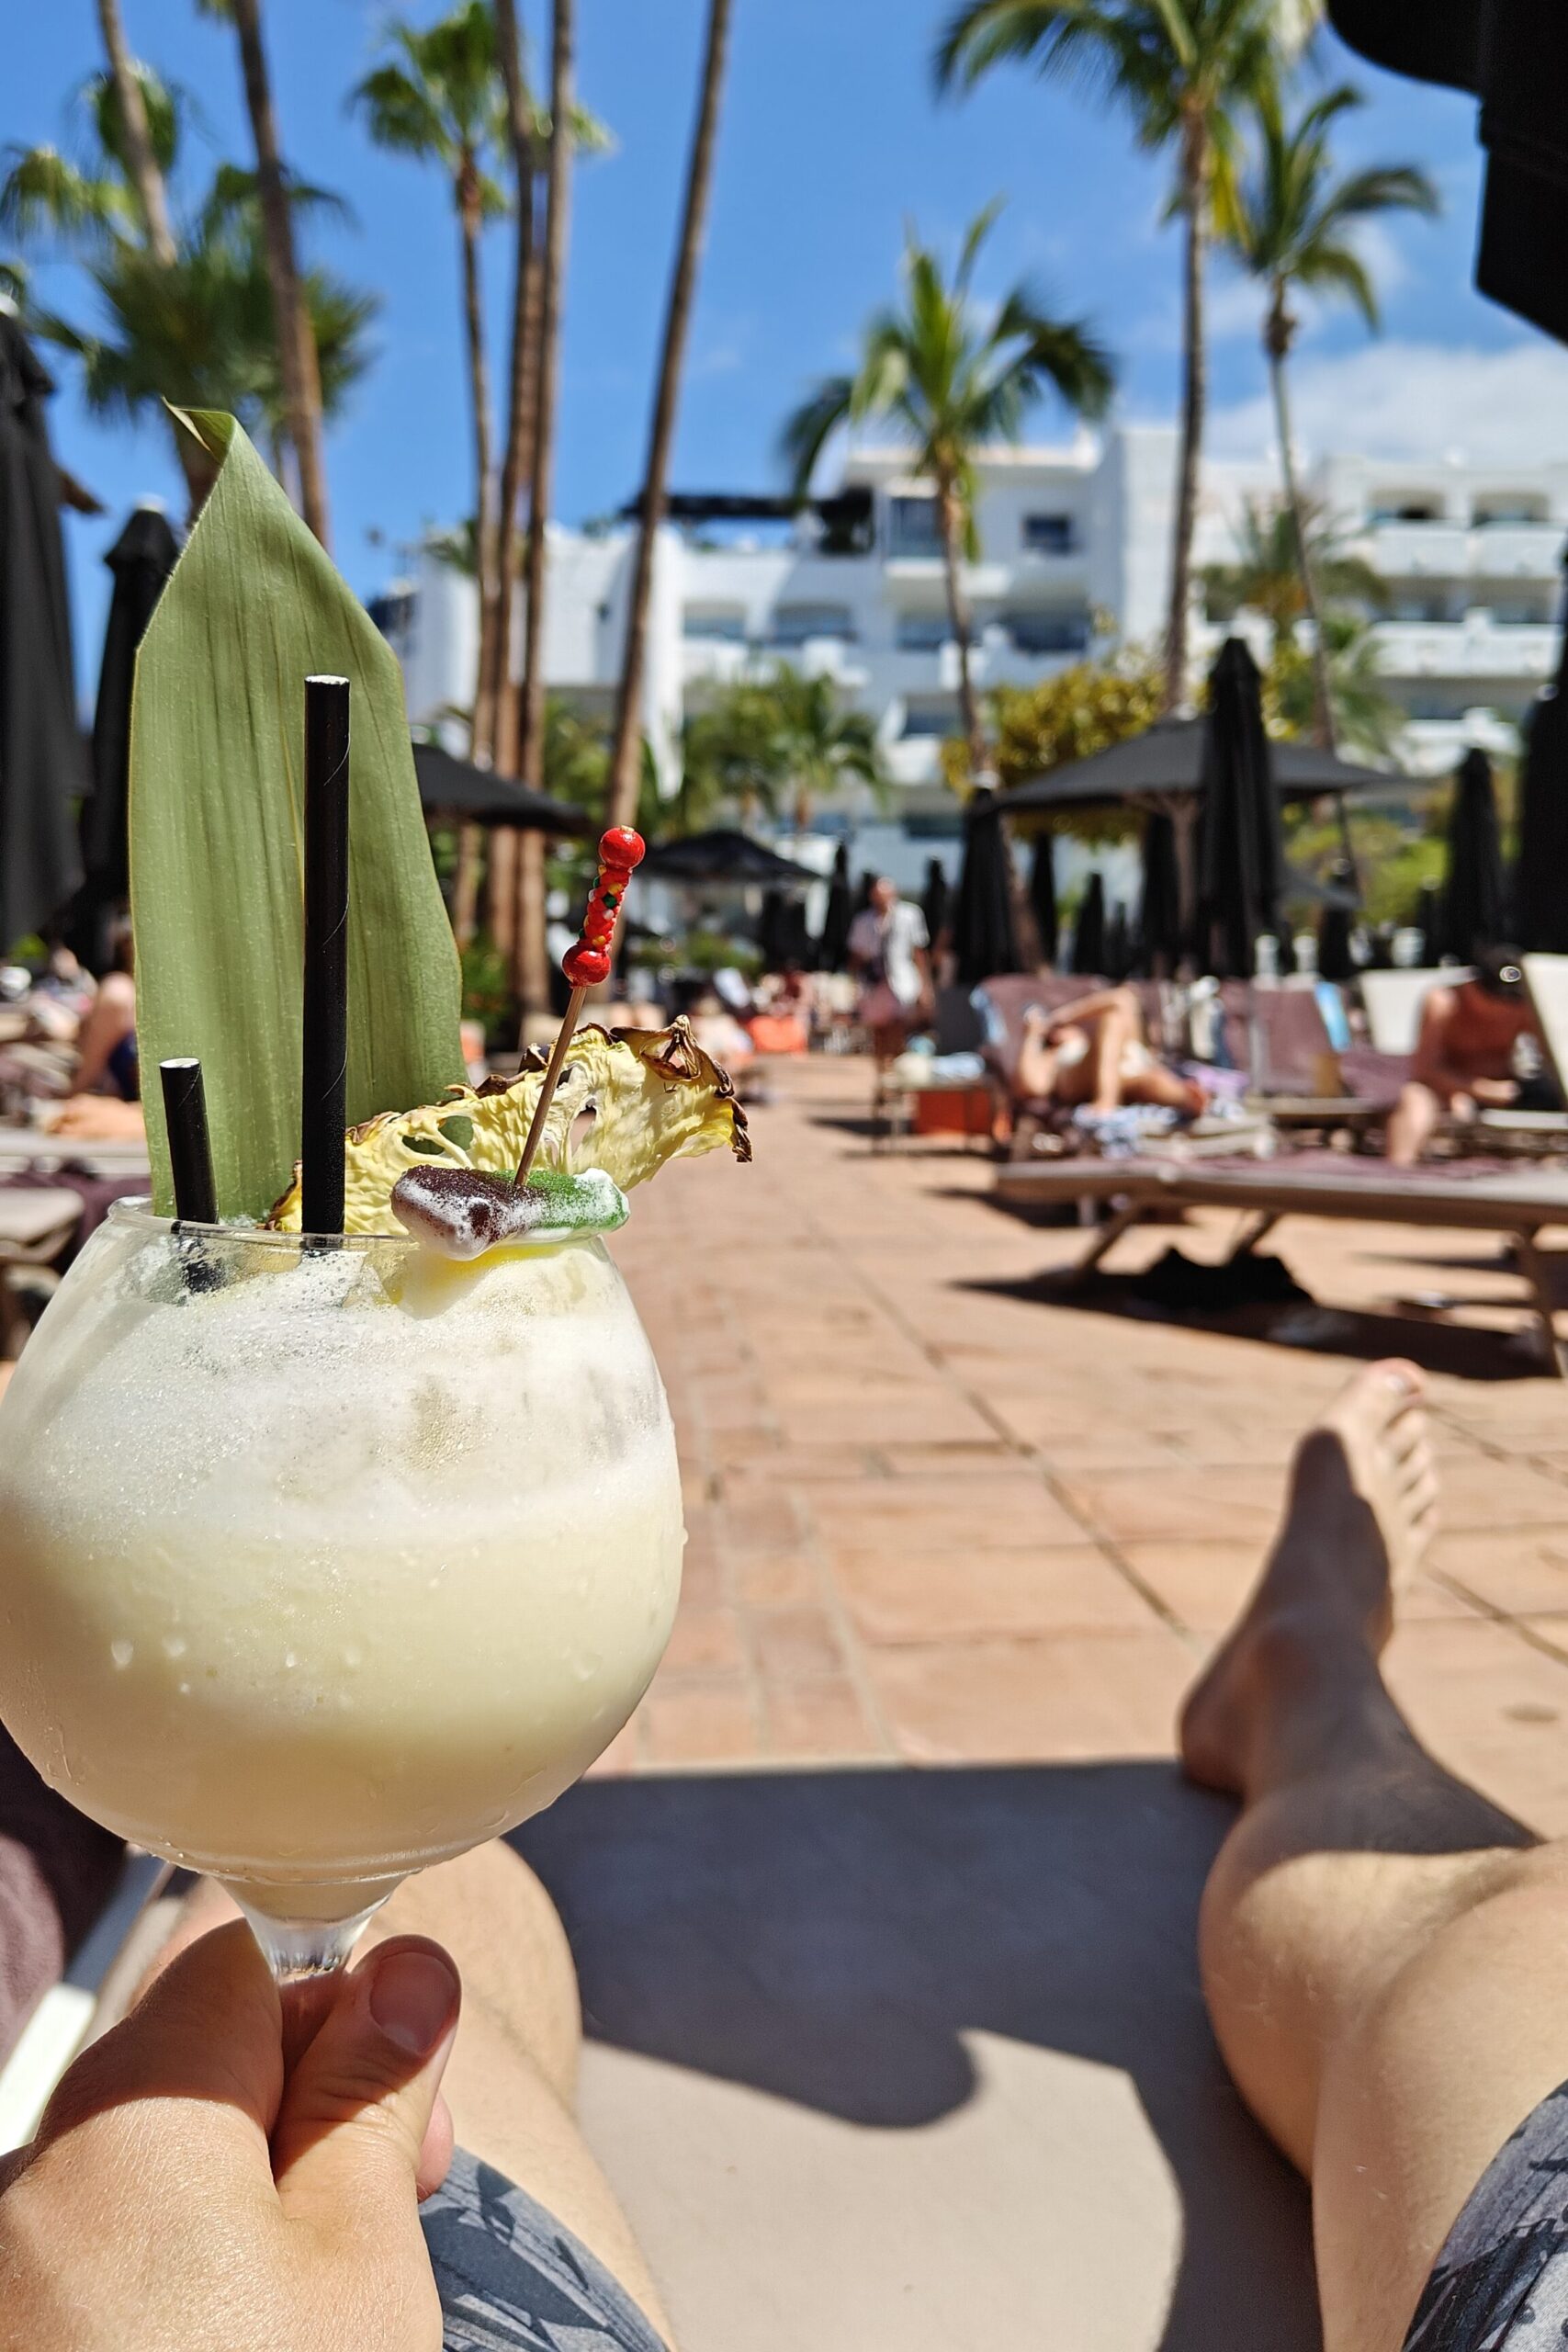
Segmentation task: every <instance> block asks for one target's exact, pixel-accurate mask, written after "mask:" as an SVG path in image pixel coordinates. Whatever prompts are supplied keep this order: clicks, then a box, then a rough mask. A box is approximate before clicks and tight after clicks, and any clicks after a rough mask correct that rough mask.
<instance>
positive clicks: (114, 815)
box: [72, 502, 180, 972]
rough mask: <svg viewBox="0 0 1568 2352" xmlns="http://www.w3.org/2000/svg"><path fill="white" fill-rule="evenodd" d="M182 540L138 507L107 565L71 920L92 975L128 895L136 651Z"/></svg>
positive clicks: (164, 520)
mask: <svg viewBox="0 0 1568 2352" xmlns="http://www.w3.org/2000/svg"><path fill="white" fill-rule="evenodd" d="M179 551H180V548H179V541H178V540H177V539H176V538H175V535H174V532H173V531H172V530H171V529H170V527H169V520H168V517H167V515H165V514H164V510H163V508H162V507H161V506H157V505H154V504H152V503H151V502H148V503H144V504H142V505H141V506H138V507H137V509H136V510H135V512H134V514H133V515H131V516H130V521H129V522H128V523H127V524H126V526H125V528H124V530H123V531H122V532H121V533H120V535H119V537H118V539H117V540H116V541H115V543H114V545H113V547H112V548H110V549H109V551H108V553H107V555H106V556H105V558H104V561H105V563H107V566H108V568H109V571H110V572H111V573H112V574H113V577H114V588H113V591H112V593H111V594H110V597H109V616H108V624H107V628H105V630H104V651H103V660H102V662H100V664H99V666H98V699H97V705H96V708H95V710H94V713H93V793H92V797H91V799H90V800H88V801H87V802H86V803H85V807H84V808H83V810H82V864H83V865H84V866H85V869H86V879H85V882H84V883H83V885H82V889H81V892H80V895H79V896H78V898H77V900H76V905H75V908H74V910H73V916H72V927H73V933H74V941H75V947H76V952H77V954H78V955H79V956H81V958H82V960H83V962H84V963H85V964H86V965H88V966H89V967H91V969H92V970H94V971H95V972H97V971H102V970H103V968H104V965H105V962H106V959H107V938H106V937H105V930H106V918H107V916H108V915H109V913H110V912H111V910H113V909H114V908H115V907H116V906H118V904H119V902H120V901H121V900H122V899H125V898H127V897H128V896H129V895H130V841H129V837H128V834H127V831H126V796H127V789H128V786H129V784H130V689H131V684H132V682H133V680H134V678H135V674H136V649H137V647H138V646H139V645H140V644H141V639H142V637H143V635H144V633H145V631H146V628H147V624H148V622H149V621H150V620H151V619H152V609H153V606H154V605H156V604H157V602H158V599H159V597H160V596H161V595H162V594H163V593H164V582H165V581H166V580H167V578H168V576H169V574H170V572H171V571H173V570H174V568H175V560H176V559H177V557H178V555H179Z"/></svg>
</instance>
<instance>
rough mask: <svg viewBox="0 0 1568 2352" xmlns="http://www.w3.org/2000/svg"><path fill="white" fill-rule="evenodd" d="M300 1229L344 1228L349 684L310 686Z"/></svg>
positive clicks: (311, 682)
mask: <svg viewBox="0 0 1568 2352" xmlns="http://www.w3.org/2000/svg"><path fill="white" fill-rule="evenodd" d="M301 1079H302V1085H301V1089H300V1103H299V1161H300V1169H299V1181H300V1224H301V1227H302V1228H303V1230H304V1231H305V1232H306V1233H307V1234H311V1233H341V1232H342V1231H343V1186H344V1124H345V1122H346V1120H347V1115H348V680H347V679H346V678H307V679H306V681H305V1023H304V1056H303V1063H302V1068H301Z"/></svg>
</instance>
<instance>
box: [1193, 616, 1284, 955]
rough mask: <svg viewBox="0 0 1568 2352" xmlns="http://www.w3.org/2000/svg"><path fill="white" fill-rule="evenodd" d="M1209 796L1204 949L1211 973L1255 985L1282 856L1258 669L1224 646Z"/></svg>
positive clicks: (1201, 860)
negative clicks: (1256, 959)
mask: <svg viewBox="0 0 1568 2352" xmlns="http://www.w3.org/2000/svg"><path fill="white" fill-rule="evenodd" d="M1204 773H1205V778H1206V789H1205V791H1204V795H1203V805H1202V814H1201V819H1200V820H1199V829H1198V921H1199V942H1200V947H1201V957H1202V961H1203V963H1204V966H1205V968H1206V969H1208V970H1209V971H1212V972H1214V973H1216V974H1218V975H1219V977H1220V978H1227V977H1228V978H1238V979H1249V978H1251V976H1252V966H1253V952H1254V944H1255V942H1256V941H1257V940H1258V939H1259V938H1261V937H1263V936H1264V935H1265V934H1266V933H1273V934H1274V935H1275V936H1276V937H1277V936H1278V935H1279V930H1280V888H1281V886H1282V883H1283V879H1284V854H1283V851H1282V849H1281V846H1280V804H1279V798H1278V796H1277V793H1276V789H1275V785H1274V778H1273V773H1272V770H1271V768H1270V766H1269V738H1268V735H1267V734H1266V732H1265V730H1264V726H1263V698H1262V682H1261V680H1260V679H1259V677H1258V664H1257V662H1255V661H1254V660H1253V658H1252V656H1251V654H1250V653H1249V652H1248V650H1247V647H1246V646H1245V645H1244V644H1243V643H1242V640H1241V639H1240V638H1238V637H1230V638H1227V639H1225V642H1224V645H1223V646H1222V647H1221V648H1220V651H1219V656H1218V659H1217V660H1216V662H1215V663H1214V667H1213V672H1212V673H1211V674H1210V680H1209V729H1208V749H1207V754H1206V760H1205V770H1204Z"/></svg>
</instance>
